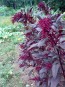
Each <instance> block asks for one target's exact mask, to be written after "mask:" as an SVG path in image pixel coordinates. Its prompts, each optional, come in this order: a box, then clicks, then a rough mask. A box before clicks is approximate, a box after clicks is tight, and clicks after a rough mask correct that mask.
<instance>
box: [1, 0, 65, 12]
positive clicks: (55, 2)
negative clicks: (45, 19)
mask: <svg viewBox="0 0 65 87" xmlns="http://www.w3.org/2000/svg"><path fill="white" fill-rule="evenodd" d="M41 1H45V2H46V3H47V4H48V5H50V6H51V7H52V8H53V9H55V10H57V9H60V10H61V11H62V12H63V11H64V9H65V3H64V2H65V0H0V5H6V6H7V7H13V8H14V9H16V8H20V7H25V6H26V5H31V6H32V5H36V4H38V3H39V2H41Z"/></svg>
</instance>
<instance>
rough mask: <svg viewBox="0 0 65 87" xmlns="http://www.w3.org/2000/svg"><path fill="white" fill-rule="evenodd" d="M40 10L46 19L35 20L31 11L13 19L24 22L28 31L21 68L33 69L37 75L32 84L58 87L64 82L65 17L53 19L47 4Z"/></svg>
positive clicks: (43, 86)
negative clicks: (64, 18) (31, 67)
mask: <svg viewBox="0 0 65 87" xmlns="http://www.w3.org/2000/svg"><path fill="white" fill-rule="evenodd" d="M38 8H39V11H41V12H43V13H45V16H44V17H43V18H42V17H41V16H40V15H39V14H38V15H37V17H38V19H37V18H34V17H33V16H32V9H30V10H28V12H23V11H21V12H18V13H16V14H15V15H14V16H13V17H12V22H13V23H15V22H21V23H23V25H24V28H25V33H24V35H25V36H26V40H25V41H24V43H22V44H20V48H21V54H20V58H19V64H20V67H24V68H27V67H30V66H33V67H34V70H35V71H36V72H37V74H35V77H34V78H30V80H35V83H36V87H57V86H58V85H60V82H61V80H62V79H61V78H62V77H63V79H64V80H65V73H64V61H65V30H64V28H65V21H64V20H63V19H62V17H63V16H64V15H65V14H55V15H52V14H51V10H50V8H49V7H48V6H47V5H46V4H45V3H44V2H41V3H39V4H38ZM41 12H40V13H41ZM32 71H33V70H32ZM32 71H31V72H32ZM31 72H30V73H31ZM60 87H61V86H60Z"/></svg>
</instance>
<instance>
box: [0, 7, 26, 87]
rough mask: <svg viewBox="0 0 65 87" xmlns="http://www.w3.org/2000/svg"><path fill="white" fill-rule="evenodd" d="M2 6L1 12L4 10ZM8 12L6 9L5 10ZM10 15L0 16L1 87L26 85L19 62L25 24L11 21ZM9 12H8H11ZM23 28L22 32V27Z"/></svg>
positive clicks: (21, 86)
mask: <svg viewBox="0 0 65 87" xmlns="http://www.w3.org/2000/svg"><path fill="white" fill-rule="evenodd" d="M1 9H3V8H0V13H2V14H3V12H4V11H5V10H6V9H8V8H5V9H3V11H2V10H1ZM5 12H6V11H5ZM9 13H10V15H2V16H0V87H25V86H23V84H22V81H21V73H20V70H19V68H17V67H18V64H17V62H16V61H17V60H18V57H19V45H18V44H19V43H21V42H23V41H24V38H25V37H24V35H23V26H22V25H21V24H17V23H15V24H14V25H13V24H12V22H11V17H12V16H11V12H10V11H9ZM9 13H8V14H9ZM21 28H22V32H20V29H21Z"/></svg>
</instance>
